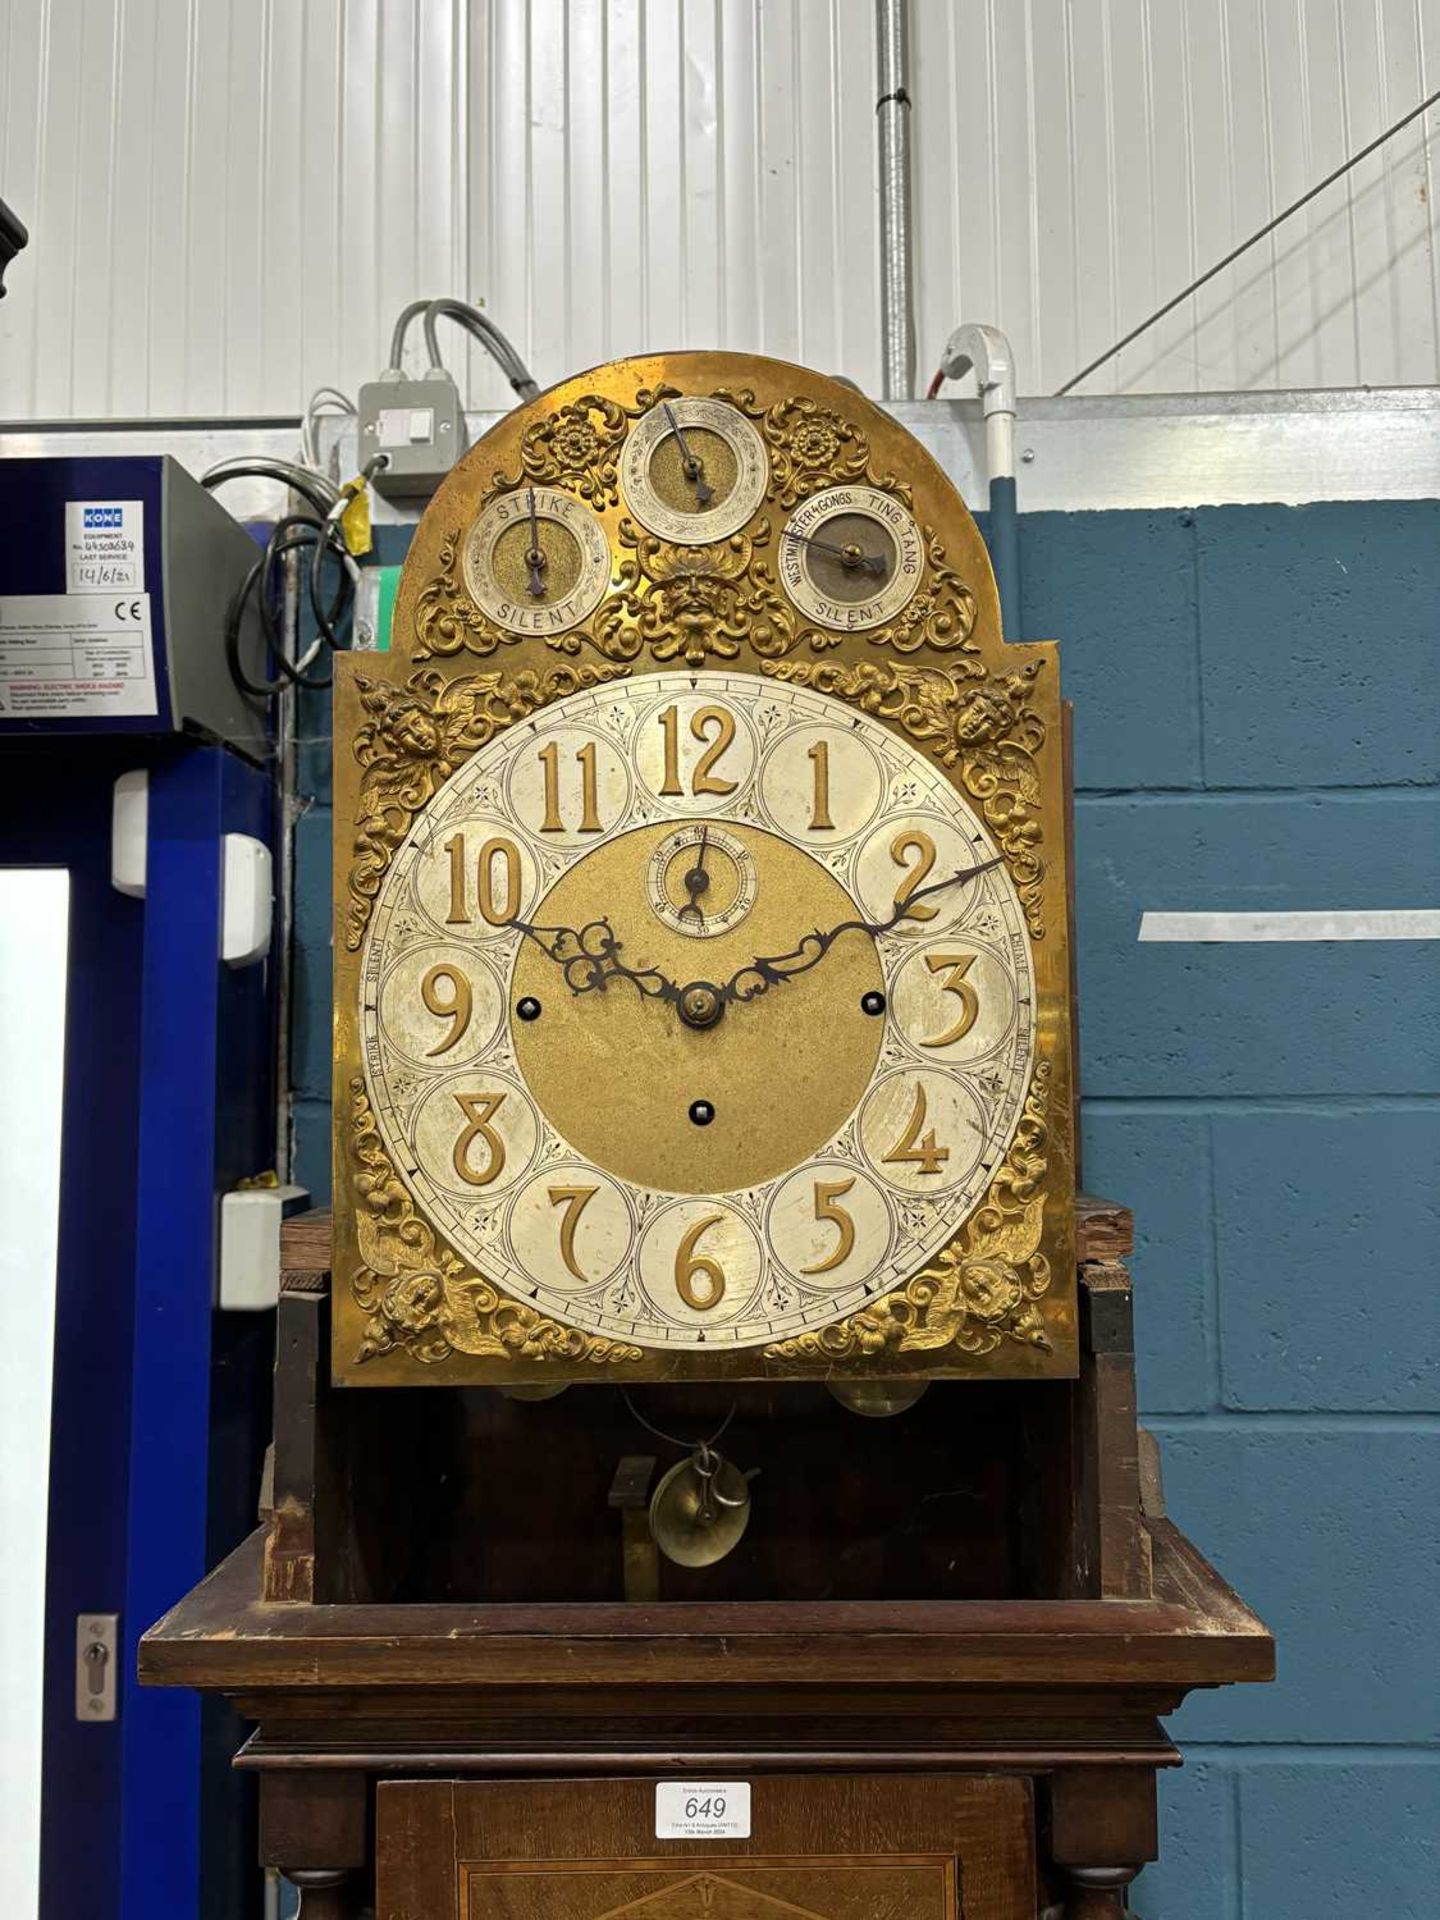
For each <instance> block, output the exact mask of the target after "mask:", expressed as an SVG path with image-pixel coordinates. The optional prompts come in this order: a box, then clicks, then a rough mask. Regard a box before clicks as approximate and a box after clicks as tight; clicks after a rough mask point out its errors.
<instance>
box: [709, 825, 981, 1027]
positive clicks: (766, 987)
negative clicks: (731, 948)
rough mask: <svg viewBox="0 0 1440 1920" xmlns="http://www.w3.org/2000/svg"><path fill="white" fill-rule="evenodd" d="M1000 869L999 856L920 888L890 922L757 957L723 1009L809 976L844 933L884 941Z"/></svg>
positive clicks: (862, 923) (732, 984) (866, 923)
mask: <svg viewBox="0 0 1440 1920" xmlns="http://www.w3.org/2000/svg"><path fill="white" fill-rule="evenodd" d="M999 865H1000V856H999V855H998V854H997V855H996V857H995V858H994V859H993V860H985V861H982V862H981V864H980V865H979V866H978V867H965V868H963V869H962V870H961V871H960V872H959V873H952V874H951V875H950V876H949V877H948V878H947V879H945V880H935V881H932V882H931V884H930V885H929V886H928V887H917V888H916V890H915V891H914V893H912V894H910V895H908V896H907V898H906V899H905V902H904V904H903V905H901V906H898V907H897V908H896V909H895V911H894V913H892V914H891V915H890V917H889V919H888V920H842V921H841V922H840V924H839V926H838V927H831V928H830V929H829V931H828V932H826V933H821V932H820V930H819V928H818V927H817V929H816V930H815V932H814V933H807V934H806V935H805V937H804V939H803V940H801V941H800V943H799V945H798V946H795V947H792V948H791V950H790V952H789V953H777V954H769V955H762V954H757V955H756V957H755V959H753V960H751V961H750V962H749V963H748V965H746V966H743V967H741V968H740V970H739V972H738V973H734V974H732V975H731V976H730V978H729V979H728V980H727V981H726V983H725V985H724V986H723V987H721V988H720V989H719V993H720V1002H721V1005H722V1007H723V1006H729V1005H730V1004H731V1003H732V1002H734V1001H742V1000H758V999H759V997H760V995H761V994H762V993H768V992H769V991H770V989H771V987H777V986H779V985H780V984H781V983H782V982H783V981H786V980H793V979H795V978H796V976H797V975H798V974H802V973H808V972H809V971H810V969H811V967H816V966H818V965H819V964H820V962H821V961H822V960H823V959H824V958H825V956H826V954H827V953H828V952H829V951H830V949H831V947H833V946H834V944H835V942H836V941H837V940H838V939H839V938H840V936H841V934H842V933H868V934H869V935H870V938H871V939H872V940H878V939H880V938H881V936H882V935H884V934H887V933H889V932H891V931H892V929H893V928H895V927H898V926H899V924H900V922H901V921H902V920H908V919H910V918H911V917H912V916H913V914H914V912H915V909H916V907H917V906H918V905H919V904H920V902H921V901H922V900H928V899H930V898H931V897H932V896H933V895H935V894H937V893H944V892H945V891H946V889H947V888H949V887H958V886H959V885H960V883H961V882H962V881H963V880H973V879H974V878H975V877H976V875H977V874H981V873H989V871H990V869H991V868H992V867H998V866H999Z"/></svg>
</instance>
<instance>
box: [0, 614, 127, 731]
mask: <svg viewBox="0 0 1440 1920" xmlns="http://www.w3.org/2000/svg"><path fill="white" fill-rule="evenodd" d="M159 711H160V703H159V697H158V694H157V691H156V686H155V670H154V665H153V662H152V660H151V656H150V596H149V594H148V593H134V594H114V593H17V594H7V595H5V596H4V597H0V718H5V717H13V718H16V719H27V720H53V719H59V718H61V717H62V716H74V715H89V716H93V717H94V718H97V719H99V718H102V717H104V718H112V717H114V718H121V717H126V716H129V715H137V714H155V713H158V712H159Z"/></svg>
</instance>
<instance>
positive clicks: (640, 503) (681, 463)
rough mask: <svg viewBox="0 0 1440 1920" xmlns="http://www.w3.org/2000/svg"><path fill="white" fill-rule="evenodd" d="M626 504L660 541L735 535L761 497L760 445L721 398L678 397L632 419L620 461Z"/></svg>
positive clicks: (764, 480)
mask: <svg viewBox="0 0 1440 1920" xmlns="http://www.w3.org/2000/svg"><path fill="white" fill-rule="evenodd" d="M620 480H621V484H622V486H623V487H624V490H625V504H626V505H627V506H628V507H629V509H630V511H631V513H633V514H634V516H635V518H636V519H637V520H638V521H639V522H640V523H641V525H642V526H644V527H647V528H648V529H649V531H650V532H651V533H657V534H659V535H660V537H661V538H662V539H664V540H673V541H676V542H677V543H678V544H680V545H681V546H690V547H698V546H705V545H707V544H708V543H709V542H710V541H712V540H728V539H729V537H730V535H731V534H732V533H737V532H738V531H739V529H740V528H741V527H743V526H744V525H745V522H746V521H747V520H748V519H749V518H750V517H751V515H752V514H753V513H754V512H755V511H756V509H757V508H758V507H759V505H760V503H761V501H762V500H763V499H764V498H765V488H766V485H767V484H768V481H769V462H768V460H767V459H766V454H765V443H764V441H763V440H762V439H761V438H760V435H759V434H758V433H757V432H756V431H755V429H754V427H753V426H751V424H750V422H749V421H748V420H747V419H746V418H745V416H744V414H742V413H739V412H737V410H736V409H735V408H734V407H732V406H729V405H728V404H727V403H726V402H725V401H723V400H707V399H704V398H700V397H684V396H677V397H676V398H675V399H673V400H662V401H661V402H660V403H659V405H658V406H654V407H652V408H651V409H650V411H649V412H648V413H646V414H643V415H642V416H641V418H640V419H639V420H638V421H637V422H636V424H635V426H634V428H633V429H632V430H631V433H630V437H629V439H628V440H627V441H626V442H625V452H624V455H623V456H622V459H621V463H620Z"/></svg>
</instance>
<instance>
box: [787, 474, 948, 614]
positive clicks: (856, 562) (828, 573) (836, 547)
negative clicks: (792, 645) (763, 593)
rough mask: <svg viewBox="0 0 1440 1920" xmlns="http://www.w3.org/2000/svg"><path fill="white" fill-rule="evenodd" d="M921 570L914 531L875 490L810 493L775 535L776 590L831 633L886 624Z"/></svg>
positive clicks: (917, 581)
mask: <svg viewBox="0 0 1440 1920" xmlns="http://www.w3.org/2000/svg"><path fill="white" fill-rule="evenodd" d="M924 570H925V550H924V543H923V541H922V540H921V537H920V529H919V528H918V527H917V526H916V524H915V521H914V519H913V518H912V517H911V515H910V514H909V513H908V512H907V511H906V510H905V508H904V507H902V506H901V504H900V502H899V501H898V500H892V499H891V498H890V496H889V494H888V493H881V492H880V490H879V489H878V488H877V487H828V488H826V490H825V491H824V492H823V493H817V494H812V495H811V497H810V498H809V499H808V500H807V501H805V503H804V504H803V505H802V506H800V507H797V508H796V510H795V512H794V513H793V514H791V516H790V518H789V519H788V520H787V521H786V523H785V527H784V530H783V532H782V534H781V536H780V581H781V584H782V585H783V587H784V588H785V591H786V592H787V593H788V594H789V596H790V598H791V599H792V600H793V601H794V602H795V604H796V606H797V607H799V609H800V611H801V612H802V613H804V614H807V615H808V616H809V617H810V619H812V620H814V621H816V622H817V623H818V624H819V625H820V626H822V627H828V628H830V630H831V631H832V632H835V633H850V632H858V631H861V630H863V629H865V628H867V627H879V626H884V625H885V623H886V622H887V621H889V620H893V619H894V618H895V617H896V615H897V614H899V613H901V612H902V611H903V610H904V608H905V607H906V605H907V604H908V603H909V601H910V599H911V596H912V595H913V594H914V592H915V589H916V588H917V587H918V586H919V585H920V581H921V578H922V576H923V573H924Z"/></svg>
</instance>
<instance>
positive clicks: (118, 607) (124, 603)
mask: <svg viewBox="0 0 1440 1920" xmlns="http://www.w3.org/2000/svg"><path fill="white" fill-rule="evenodd" d="M115 618H116V619H117V620H119V621H120V622H122V624H123V623H126V622H129V621H132V620H133V621H135V622H136V623H137V624H138V623H139V622H140V621H142V620H143V619H144V618H145V596H144V595H143V594H142V595H141V596H140V598H139V599H138V600H117V601H116V602H115Z"/></svg>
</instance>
